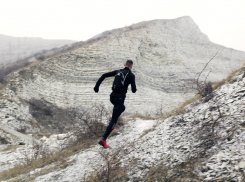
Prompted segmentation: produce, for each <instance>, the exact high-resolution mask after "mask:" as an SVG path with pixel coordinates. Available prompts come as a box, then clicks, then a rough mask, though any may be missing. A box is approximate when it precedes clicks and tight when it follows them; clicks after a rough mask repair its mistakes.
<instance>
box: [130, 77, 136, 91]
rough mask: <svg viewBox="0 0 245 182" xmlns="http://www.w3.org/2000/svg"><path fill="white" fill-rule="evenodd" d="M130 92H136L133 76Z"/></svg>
mask: <svg viewBox="0 0 245 182" xmlns="http://www.w3.org/2000/svg"><path fill="white" fill-rule="evenodd" d="M131 90H132V92H133V93H135V92H136V91H137V89H136V85H135V76H134V75H132V80H131Z"/></svg>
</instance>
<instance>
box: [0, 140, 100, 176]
mask: <svg viewBox="0 0 245 182" xmlns="http://www.w3.org/2000/svg"><path fill="white" fill-rule="evenodd" d="M97 140H98V139H97V138H96V139H87V140H84V141H83V143H78V142H76V143H73V144H72V145H71V146H68V147H67V148H65V149H64V150H62V151H60V152H57V153H55V154H53V155H51V156H47V157H45V158H39V159H37V160H33V161H30V162H29V163H28V164H25V165H20V164H18V165H16V166H15V167H14V168H11V169H9V170H7V171H3V172H1V173H0V180H8V179H11V178H14V177H17V176H19V175H21V174H27V173H29V172H30V171H33V170H35V169H36V168H43V167H45V166H47V165H50V164H52V163H57V164H59V165H58V166H59V167H61V168H64V167H66V166H67V165H68V164H67V162H66V159H67V158H68V157H69V156H71V155H74V154H76V153H78V152H80V151H81V150H84V149H87V148H89V147H90V146H91V145H94V144H96V143H97ZM56 167H57V165H56ZM50 170H52V169H50Z"/></svg>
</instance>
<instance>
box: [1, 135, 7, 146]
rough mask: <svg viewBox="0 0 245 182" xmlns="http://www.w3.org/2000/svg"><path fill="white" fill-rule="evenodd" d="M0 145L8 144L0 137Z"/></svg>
mask: <svg viewBox="0 0 245 182" xmlns="http://www.w3.org/2000/svg"><path fill="white" fill-rule="evenodd" d="M0 143H1V144H8V143H9V142H8V141H7V140H6V138H3V137H1V136H0Z"/></svg>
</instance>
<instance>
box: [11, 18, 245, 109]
mask: <svg viewBox="0 0 245 182" xmlns="http://www.w3.org/2000/svg"><path fill="white" fill-rule="evenodd" d="M98 37H100V35H98V36H97V38H98ZM217 51H219V52H218V54H217V56H216V57H215V58H214V60H213V61H212V62H211V63H210V64H209V65H208V67H207V69H205V71H204V72H203V74H202V75H201V77H200V79H201V80H204V79H205V77H206V76H207V75H208V80H211V81H218V80H221V79H223V78H225V77H226V76H227V75H228V74H229V73H231V72H232V71H233V70H234V69H237V68H239V67H241V66H242V65H243V64H244V63H245V53H243V52H241V51H235V50H233V49H228V48H225V47H222V46H219V45H216V44H214V43H212V42H210V41H209V40H208V37H207V36H206V35H205V34H203V33H202V32H201V31H200V30H199V28H198V27H197V25H196V24H195V23H194V22H193V20H192V19H191V18H189V17H181V18H177V19H174V20H153V21H148V22H142V23H139V24H135V25H132V26H130V27H126V28H123V29H119V30H116V31H113V32H112V33H111V34H110V35H108V36H106V37H103V38H100V39H99V40H94V42H92V43H88V44H85V45H84V46H82V47H81V48H78V49H76V50H73V51H71V52H67V53H64V54H62V55H59V56H57V57H54V58H51V59H49V60H47V61H45V62H43V63H41V64H39V65H36V66H33V67H31V68H28V69H26V70H23V71H22V72H21V73H20V72H19V73H18V72H16V73H14V74H12V75H11V76H9V78H8V82H9V85H12V87H16V88H17V91H16V94H17V95H18V97H20V98H22V99H25V100H29V99H31V98H35V99H41V98H44V99H45V100H46V101H48V102H51V103H55V104H56V105H57V106H59V107H63V108H67V107H81V106H86V105H90V104H91V101H101V102H104V103H105V104H110V103H109V97H108V96H109V94H110V92H111V84H112V81H113V79H112V78H107V79H106V80H104V82H103V83H102V85H101V86H100V91H99V93H98V94H96V93H94V91H93V87H94V85H95V83H96V81H97V80H98V79H99V77H100V76H101V75H102V74H103V73H105V72H109V71H114V70H117V69H122V68H123V64H124V63H125V61H126V60H127V59H132V60H133V61H134V66H133V73H134V74H135V76H136V85H137V90H138V91H137V92H136V94H132V92H131V90H130V89H129V90H128V94H127V99H126V101H125V104H126V108H130V109H128V110H126V111H128V112H131V113H134V112H136V111H138V112H141V113H154V112H156V110H159V108H160V107H162V108H163V112H167V111H170V110H172V109H173V108H175V107H176V106H178V105H180V104H181V103H183V101H185V100H187V99H188V98H190V97H192V96H193V95H194V92H195V91H194V89H193V88H192V87H193V86H195V84H194V83H193V81H195V79H196V78H197V75H198V73H199V72H200V71H201V70H202V69H203V68H204V66H205V64H206V63H207V62H208V61H209V60H210V59H211V58H212V57H213V56H214V55H215V54H216V52H217ZM210 71H211V72H210ZM183 93H185V94H183Z"/></svg>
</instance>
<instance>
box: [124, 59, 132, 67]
mask: <svg viewBox="0 0 245 182" xmlns="http://www.w3.org/2000/svg"><path fill="white" fill-rule="evenodd" d="M125 64H126V66H128V67H130V66H132V65H133V64H134V63H133V61H132V60H130V59H129V60H127V61H126V63H125Z"/></svg>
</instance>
